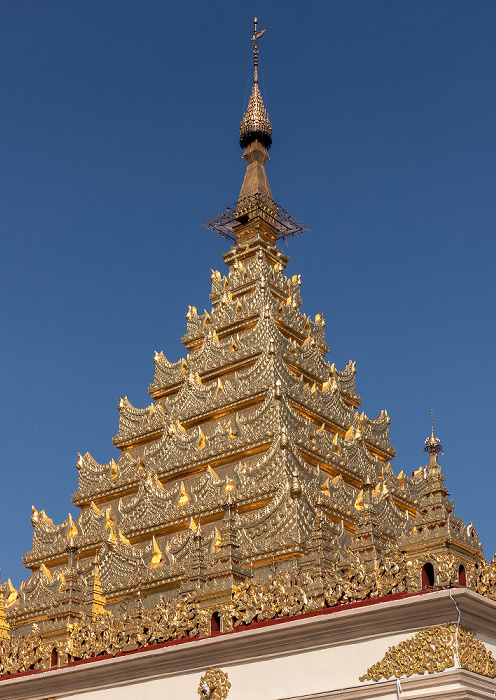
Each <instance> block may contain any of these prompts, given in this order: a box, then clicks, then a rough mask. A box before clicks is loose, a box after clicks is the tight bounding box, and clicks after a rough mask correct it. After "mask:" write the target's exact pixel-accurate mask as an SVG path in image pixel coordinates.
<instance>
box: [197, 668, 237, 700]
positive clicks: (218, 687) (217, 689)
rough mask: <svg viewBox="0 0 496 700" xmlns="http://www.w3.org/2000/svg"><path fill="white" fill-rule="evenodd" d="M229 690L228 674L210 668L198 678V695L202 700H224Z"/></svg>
mask: <svg viewBox="0 0 496 700" xmlns="http://www.w3.org/2000/svg"><path fill="white" fill-rule="evenodd" d="M230 689H231V683H230V681H229V676H228V674H227V673H225V672H224V671H221V670H220V669H219V668H213V667H212V668H209V669H208V671H207V672H206V673H204V674H203V676H202V677H201V678H200V685H199V686H198V693H199V695H200V697H201V698H202V700H226V698H227V696H228V695H229V690H230Z"/></svg>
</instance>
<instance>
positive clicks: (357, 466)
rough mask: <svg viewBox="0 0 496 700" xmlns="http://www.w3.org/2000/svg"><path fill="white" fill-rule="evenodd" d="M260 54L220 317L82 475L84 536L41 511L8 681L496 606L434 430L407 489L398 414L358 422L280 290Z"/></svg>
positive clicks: (215, 304)
mask: <svg viewBox="0 0 496 700" xmlns="http://www.w3.org/2000/svg"><path fill="white" fill-rule="evenodd" d="M260 36H261V33H260V32H258V31H257V27H256V25H255V31H254V35H253V41H254V45H255V59H256V60H255V76H254V85H253V93H252V96H251V98H250V102H249V105H248V109H247V112H246V114H245V116H244V118H243V121H242V123H241V128H240V134H241V145H242V147H243V148H244V155H243V157H244V159H245V161H246V163H247V169H246V175H245V179H244V182H243V185H242V189H241V193H240V197H239V199H238V202H237V203H236V204H235V205H234V206H233V207H231V208H230V209H228V211H227V212H225V213H224V214H222V215H221V216H220V217H217V218H216V219H214V220H212V221H211V222H208V224H207V226H209V227H211V228H213V229H214V230H216V231H218V232H220V233H221V234H222V235H227V236H228V237H229V238H231V239H232V241H233V245H232V247H231V248H230V250H229V251H228V252H227V253H226V254H225V255H224V262H225V264H226V266H227V271H226V273H225V274H223V273H221V272H218V271H212V274H211V281H212V291H211V294H210V301H211V304H212V308H211V310H210V311H204V312H203V313H201V314H200V313H198V311H197V309H196V308H195V307H194V306H189V308H188V312H187V314H186V320H187V323H186V333H185V335H184V336H183V338H182V341H183V344H184V345H185V348H186V350H187V354H186V355H185V357H184V358H182V359H179V360H178V361H176V362H169V361H168V360H167V359H166V357H165V355H164V354H163V352H159V353H156V354H155V358H154V360H155V376H154V380H153V382H152V384H151V385H150V387H149V394H150V396H151V403H150V405H149V406H147V407H145V408H135V407H134V406H133V405H132V404H131V403H130V401H129V400H128V399H127V398H121V399H120V401H119V430H118V433H117V435H116V436H115V437H114V439H113V443H114V445H115V446H116V447H117V448H118V449H119V450H120V456H119V457H118V459H116V460H115V461H114V460H113V459H112V460H111V461H110V462H109V463H107V464H99V463H97V462H96V461H95V460H94V459H93V457H92V456H91V455H90V454H89V453H86V454H84V455H80V456H79V458H78V460H77V469H78V475H79V484H78V489H77V491H76V492H75V493H74V494H73V499H72V500H73V503H74V505H75V506H77V507H78V508H79V509H80V513H79V515H78V517H77V518H76V519H74V520H73V518H72V517H71V516H69V518H68V519H67V520H66V521H65V522H63V523H61V524H60V525H55V524H54V523H53V522H52V520H51V519H50V518H49V517H48V516H47V515H46V513H45V512H44V511H43V510H40V511H38V510H36V509H35V508H34V507H33V513H32V518H31V521H32V524H33V528H34V532H33V547H32V549H31V551H29V552H26V554H25V556H24V563H25V565H26V567H27V568H29V569H31V572H32V573H31V575H30V577H29V578H28V579H27V581H26V582H25V583H22V585H21V587H20V589H19V590H15V588H14V587H13V586H12V584H11V583H10V581H9V582H8V583H7V584H4V585H3V587H2V591H3V595H0V675H3V674H5V673H15V672H18V671H23V670H27V669H30V668H46V667H48V666H50V665H63V664H64V663H66V662H67V661H68V660H71V659H72V660H74V659H82V658H87V657H90V656H98V655H99V654H105V653H111V654H115V653H117V652H120V651H129V650H133V649H137V648H145V647H146V646H148V645H150V644H156V643H162V642H166V641H167V640H170V639H176V638H180V637H184V636H190V637H194V636H197V635H209V634H211V633H214V632H217V631H220V632H225V631H228V630H230V629H232V627H233V626H236V627H238V626H241V625H247V624H250V623H251V622H253V621H254V620H258V621H260V620H265V619H269V618H273V617H282V616H286V615H293V614H296V613H305V612H312V611H316V610H321V609H323V608H324V607H325V606H334V605H338V604H342V603H347V602H352V601H356V600H362V599H364V598H366V597H380V596H385V595H389V594H392V593H398V592H414V591H417V590H420V589H421V588H423V587H426V586H445V585H467V586H470V587H471V588H473V589H475V590H478V591H479V592H480V593H483V594H486V595H490V596H492V597H496V596H495V594H494V580H495V567H494V565H492V564H491V565H490V564H488V563H487V562H486V560H485V559H484V555H483V551H482V547H481V544H480V542H479V539H478V537H477V534H476V532H475V530H474V529H473V527H472V525H471V524H470V525H469V526H468V527H467V526H465V525H464V524H463V523H462V521H461V519H460V518H457V517H455V515H454V512H453V505H452V502H451V501H449V500H448V493H447V490H446V487H445V486H444V476H443V475H442V472H441V467H440V464H439V451H440V444H439V440H438V439H437V438H435V437H434V431H432V435H431V438H430V439H429V440H428V441H427V447H426V449H427V451H428V452H429V465H428V466H426V467H425V468H420V469H418V470H417V471H416V472H414V473H413V475H407V474H406V473H405V472H404V471H403V470H402V471H400V473H399V474H398V475H396V474H395V472H394V471H393V469H392V467H391V466H390V461H391V460H392V459H393V458H394V457H395V451H394V449H393V447H392V446H391V444H390V441H389V424H390V419H389V416H388V414H387V412H386V411H382V412H381V414H380V415H379V416H378V417H377V418H374V419H371V418H368V417H367V416H366V415H365V413H364V412H362V411H361V409H360V406H361V403H362V400H361V398H360V396H359V395H358V394H357V392H356V389H355V372H356V369H355V363H353V362H350V363H349V364H348V365H347V366H346V367H344V368H343V369H341V370H339V369H337V368H336V367H335V366H334V364H333V363H332V358H331V361H328V360H327V359H326V356H327V354H328V352H329V347H328V345H327V343H326V339H325V321H324V318H323V316H322V315H321V314H317V316H315V318H311V317H310V316H308V315H306V314H305V313H304V311H302V309H301V307H302V301H301V296H300V293H301V284H302V283H301V279H300V277H299V275H292V276H290V277H288V276H287V275H286V273H285V270H286V266H287V263H288V258H287V257H286V256H285V255H284V254H283V253H282V252H281V251H280V250H279V249H278V248H277V241H278V239H280V238H281V237H284V236H286V235H292V234H293V233H295V232H300V231H301V230H303V229H304V227H303V225H301V224H299V222H296V220H294V219H293V218H292V217H291V216H290V215H289V214H287V212H286V211H284V210H283V209H282V208H281V207H279V206H278V205H276V204H275V203H274V201H273V199H272V194H271V190H270V187H269V183H268V179H267V175H266V172H265V164H266V163H267V161H268V159H269V156H268V153H267V148H268V147H269V146H270V144H271V139H272V127H271V125H270V122H269V119H268V116H267V113H266V111H265V108H264V105H263V101H262V98H261V95H260V91H259V89H258V76H257V61H258V39H259V38H260ZM410 474H411V472H410ZM2 640H3V641H2ZM26 640H28V641H26Z"/></svg>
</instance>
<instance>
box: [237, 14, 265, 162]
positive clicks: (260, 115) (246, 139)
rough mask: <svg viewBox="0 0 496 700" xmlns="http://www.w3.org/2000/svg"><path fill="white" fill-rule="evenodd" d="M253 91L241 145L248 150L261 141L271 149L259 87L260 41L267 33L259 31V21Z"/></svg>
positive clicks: (254, 38)
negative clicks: (252, 144) (254, 142)
mask: <svg viewBox="0 0 496 700" xmlns="http://www.w3.org/2000/svg"><path fill="white" fill-rule="evenodd" d="M253 22H254V26H253V36H252V39H251V40H252V41H253V89H252V91H251V96H250V101H249V102H248V107H247V110H246V112H245V114H244V117H243V120H242V122H241V124H240V127H239V145H240V146H241V148H246V147H247V146H249V145H250V143H252V142H253V141H260V143H261V144H263V145H264V146H265V148H267V149H269V148H270V146H271V144H272V125H271V123H270V121H269V116H268V114H267V112H266V110H265V106H264V103H263V100H262V95H261V94H260V89H259V87H258V40H259V39H260V37H261V36H262V34H263V33H264V32H265V29H262V31H260V32H259V31H257V26H258V19H257V18H256V17H255V19H254V20H253Z"/></svg>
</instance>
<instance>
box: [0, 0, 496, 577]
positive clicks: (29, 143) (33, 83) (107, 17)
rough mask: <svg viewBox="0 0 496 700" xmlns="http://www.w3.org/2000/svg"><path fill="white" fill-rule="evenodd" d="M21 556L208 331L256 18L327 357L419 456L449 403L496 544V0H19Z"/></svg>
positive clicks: (308, 300)
mask: <svg viewBox="0 0 496 700" xmlns="http://www.w3.org/2000/svg"><path fill="white" fill-rule="evenodd" d="M1 9H2V22H1V25H2V27H1V30H0V31H1V34H2V37H1V42H0V63H1V66H2V70H1V74H0V91H1V95H2V105H3V106H2V110H1V112H0V134H1V142H2V146H1V158H0V178H1V187H0V199H1V201H0V231H1V236H2V255H1V263H0V264H1V277H0V284H1V288H2V289H1V292H2V299H3V304H2V324H1V325H2V334H1V346H0V361H1V364H0V367H1V379H2V387H3V396H2V401H1V411H2V415H1V417H0V430H1V444H2V459H1V470H2V474H1V485H2V492H1V493H2V497H1V500H0V533H1V537H0V565H1V567H2V575H3V578H4V580H5V579H6V578H7V577H9V576H10V577H11V578H12V580H13V582H14V583H15V584H16V585H18V584H19V583H20V581H21V578H22V577H24V576H25V573H27V572H24V568H23V566H22V564H21V556H22V554H23V553H24V551H25V550H26V549H30V547H31V539H32V527H31V524H30V509H31V504H32V503H34V504H35V506H36V507H37V508H38V509H42V508H44V509H45V510H46V511H47V513H48V515H49V516H50V517H52V518H53V519H54V521H55V522H60V521H62V520H63V519H65V518H66V517H67V513H68V512H69V510H72V513H73V514H74V515H75V514H76V513H77V509H75V508H73V507H72V504H71V500H70V496H71V493H72V492H73V491H75V489H76V487H77V471H76V468H75V462H76V458H77V452H78V451H80V452H82V453H84V452H86V451H89V452H91V454H92V455H93V456H94V457H95V459H97V460H98V461H100V462H108V461H109V459H110V458H111V457H113V456H116V455H117V453H116V451H115V448H113V446H112V443H111V438H112V436H113V435H115V433H116V432H117V426H118V412H117V401H118V397H119V395H127V396H128V397H129V399H130V401H131V402H132V403H133V404H134V405H136V406H139V407H143V406H146V405H148V402H149V400H148V399H149V397H148V395H147V387H148V384H149V383H150V382H151V381H152V378H153V369H154V364H153V351H154V350H163V351H164V352H165V354H166V356H167V357H168V358H169V359H170V360H176V359H178V358H179V357H180V356H181V355H182V354H184V352H185V349H184V348H182V346H181V344H180V337H181V335H182V334H183V332H184V330H185V319H184V314H185V313H186V311H187V305H188V304H194V305H195V306H197V307H198V308H199V309H203V308H204V307H207V306H208V304H209V300H208V293H209V284H210V283H209V275H210V268H217V269H222V267H223V262H222V258H221V254H222V252H224V251H225V250H226V249H227V247H228V246H227V242H226V241H223V240H222V239H220V238H217V237H216V236H215V235H214V234H213V233H211V232H209V231H207V230H206V229H202V228H201V227H200V224H201V223H202V222H203V221H205V220H206V219H209V218H210V217H212V216H214V215H216V214H217V213H220V212H221V211H222V210H223V209H224V207H225V206H226V205H227V204H230V203H232V202H234V201H235V200H236V198H237V195H238V193H239V189H240V186H241V181H242V178H243V174H244V163H243V161H242V160H241V149H240V148H239V146H238V144H237V138H238V131H237V130H238V126H239V121H240V119H241V116H242V113H243V109H244V107H245V104H246V97H247V88H248V86H249V81H250V77H251V61H252V58H251V44H250V36H251V29H252V19H253V16H254V15H255V14H256V15H258V17H259V22H260V24H259V26H260V27H261V28H266V29H267V32H266V34H265V36H264V37H263V39H262V40H261V42H260V49H261V68H262V74H263V80H264V83H263V87H264V90H265V93H264V94H266V98H267V105H268V109H269V112H270V117H271V120H272V124H273V130H274V145H273V148H272V150H271V153H270V155H271V161H270V163H269V164H268V166H267V172H268V175H269V180H270V183H271V186H272V192H273V194H274V198H275V200H276V201H277V202H279V203H280V204H282V205H283V206H284V207H285V208H286V209H288V210H289V211H290V212H291V213H292V214H293V215H294V216H296V217H297V218H299V219H301V220H302V221H304V222H305V223H306V224H307V225H309V226H310V227H311V229H312V230H311V232H310V233H308V234H306V235H305V236H302V237H301V238H299V239H297V240H294V241H291V242H289V244H288V246H287V248H286V246H285V245H284V250H285V252H286V253H288V254H289V255H290V256H291V261H290V265H289V272H290V274H295V273H300V274H301V275H302V278H303V287H302V296H303V307H302V308H303V310H304V311H305V312H306V313H311V314H315V313H317V312H321V313H322V312H323V313H324V315H325V318H326V320H327V341H328V343H329V345H330V347H331V352H330V354H329V356H328V359H330V361H334V362H335V363H336V365H337V366H338V368H343V367H344V365H345V364H346V362H347V361H348V360H349V359H354V360H356V361H357V366H358V374H357V389H358V392H359V393H360V394H361V396H362V397H363V409H364V410H365V412H366V413H367V415H369V416H371V417H375V416H376V415H377V414H378V413H379V412H380V410H381V409H382V408H387V410H388V412H389V414H390V416H391V419H392V424H391V441H392V443H393V445H394V446H395V448H396V450H397V453H398V456H397V457H396V459H395V460H394V461H393V468H394V469H395V471H396V472H399V471H400V470H401V469H404V470H405V471H411V470H413V469H416V468H418V466H419V465H420V464H425V455H424V453H423V452H422V448H423V446H424V440H425V438H426V437H427V435H428V433H429V412H430V410H431V408H433V409H434V411H435V426H436V433H437V434H438V435H439V437H440V438H441V441H442V443H443V446H444V452H445V454H444V457H443V459H442V464H443V468H444V472H445V475H446V483H447V486H448V488H449V490H450V492H451V494H452V496H453V497H454V500H455V512H456V514H458V515H462V516H463V518H464V520H465V521H466V522H468V520H469V518H470V517H471V518H472V520H473V522H474V524H475V526H476V529H477V530H478V532H479V534H480V536H481V539H482V542H483V544H484V547H485V551H486V556H488V557H491V556H492V554H493V552H494V550H495V548H496V534H495V532H494V524H493V512H494V491H495V481H496V477H495V471H494V469H495V465H494V447H493V434H494V425H495V411H494V400H493V394H494V391H495V388H496V371H495V361H494V347H495V345H496V333H495V325H494V307H495V279H494V277H495V276H494V260H495V252H496V250H495V248H496V244H495V224H496V198H495V191H496V139H495V121H496V120H495V115H496V87H495V75H496V42H495V39H494V37H495V29H496V3H495V2H494V0H476V1H474V0H471V1H470V0H466V1H464V2H459V1H458V0H436V2H432V0H426V1H424V0H403V1H402V2H398V0H391V1H382V0H374V1H373V2H371V0H340V1H333V0H311V1H310V2H306V3H301V2H296V1H294V0H277V1H271V0H265V1H264V2H259V3H255V2H252V1H251V0H244V2H228V1H227V0H211V1H210V2H204V1H202V2H199V1H198V0H192V1H191V0H190V2H187V3H172V2H164V1H163V0H158V1H152V0H139V1H138V0H134V1H133V2H130V1H128V0H84V2H83V1H82V0H79V1H78V0H73V1H71V2H67V0H60V1H55V0H44V1H43V2H40V1H39V0H21V1H19V0H4V2H3V3H2V8H1Z"/></svg>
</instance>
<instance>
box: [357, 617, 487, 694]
mask: <svg viewBox="0 0 496 700" xmlns="http://www.w3.org/2000/svg"><path fill="white" fill-rule="evenodd" d="M457 644H458V658H459V662H460V666H461V668H464V669H466V670H467V671H473V672H474V673H478V674H480V675H482V676H488V677H489V678H495V677H496V661H495V659H494V658H493V655H492V653H491V652H490V651H488V650H487V649H486V647H485V646H484V644H483V643H482V642H481V641H480V640H479V639H477V638H476V637H475V635H474V633H473V632H471V631H470V630H468V629H466V628H465V627H460V628H459V629H458V630H457V626H456V625H455V624H451V625H438V626H436V627H429V628H428V629H426V630H423V631H421V632H418V633H417V634H415V635H414V636H413V637H411V638H410V639H407V640H405V641H404V642H401V643H400V644H398V645H397V646H393V647H390V648H389V649H388V651H387V652H386V654H385V656H384V658H383V659H382V660H381V661H379V662H378V663H376V664H374V665H373V666H371V667H370V668H369V669H368V671H367V673H366V674H364V675H363V676H361V678H360V680H361V681H365V680H374V681H378V680H380V679H381V678H386V679H387V678H393V677H394V678H401V677H403V676H413V675H414V674H424V673H440V672H441V671H446V670H447V669H448V668H452V667H453V666H454V665H455V661H456V645H457Z"/></svg>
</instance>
